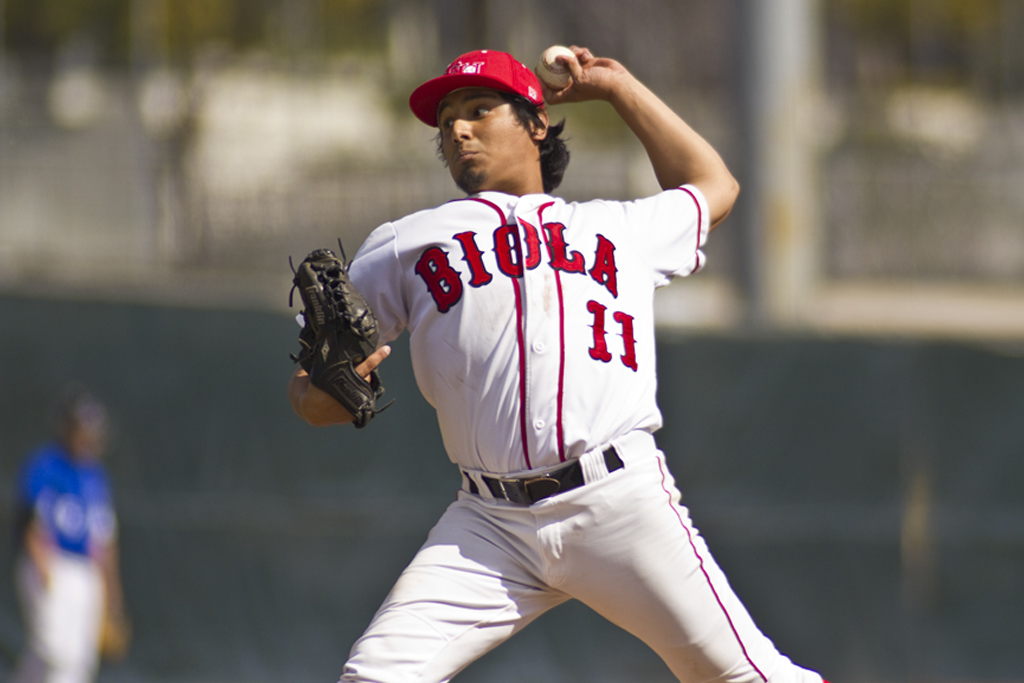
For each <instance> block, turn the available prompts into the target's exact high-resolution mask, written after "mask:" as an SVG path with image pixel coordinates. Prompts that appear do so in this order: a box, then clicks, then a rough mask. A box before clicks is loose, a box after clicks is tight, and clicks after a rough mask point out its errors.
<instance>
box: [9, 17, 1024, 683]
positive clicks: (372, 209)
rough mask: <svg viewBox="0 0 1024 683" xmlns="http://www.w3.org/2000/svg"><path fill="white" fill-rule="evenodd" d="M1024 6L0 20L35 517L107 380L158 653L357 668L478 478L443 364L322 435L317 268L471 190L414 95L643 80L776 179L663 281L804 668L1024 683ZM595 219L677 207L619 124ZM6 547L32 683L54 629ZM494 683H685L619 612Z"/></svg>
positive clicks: (696, 427)
mask: <svg viewBox="0 0 1024 683" xmlns="http://www.w3.org/2000/svg"><path fill="white" fill-rule="evenodd" d="M1021 35H1024V0H632V1H631V2H628V3H626V2H619V1H618V0H587V1H586V2H582V1H573V0H545V1H544V2H540V1H539V0H521V1H520V2H517V3H506V2H498V1H497V0H0V389H2V391H0V524H3V525H6V526H5V528H8V529H10V528H11V527H12V524H13V521H12V518H11V504H12V502H13V489H14V478H15V473H16V471H17V467H18V465H19V462H20V460H21V458H22V457H23V456H24V455H25V454H26V453H27V452H28V451H30V450H31V449H32V448H33V447H34V446H36V445H38V444H39V443H40V442H41V441H43V440H44V439H46V438H47V437H48V435H49V432H50V424H51V420H50V416H51V412H50V411H51V408H52V404H53V401H54V399H55V397H56V395H57V393H58V392H59V391H60V390H61V389H62V388H63V387H64V385H65V384H66V383H67V382H68V381H76V382H81V383H84V384H86V385H88V386H89V387H90V388H92V389H93V390H94V391H95V392H96V393H97V394H98V395H99V396H100V397H101V398H102V399H103V400H104V401H105V402H106V403H107V404H108V406H109V407H110V409H111V412H112V416H113V419H114V427H115V434H114V439H113V443H112V447H111V450H110V453H109V458H108V467H109V470H110V472H111V475H112V478H113V482H114V488H115V499H116V502H117V507H118V511H119V515H120V522H121V546H122V547H121V552H122V573H123V575H124V585H125V592H126V600H127V606H128V611H129V613H130V615H131V617H132V620H133V622H134V625H135V638H134V643H133V647H132V650H131V652H130V654H129V656H128V657H127V658H126V659H125V660H124V661H122V662H119V663H116V664H110V665H106V666H104V668H103V669H102V670H101V674H100V680H101V681H108V682H128V681H139V682H144V683H149V682H153V683H156V682H161V683H163V682H167V683H172V682H173V683H264V682H269V681H298V680H303V681H306V680H308V681H316V680H319V681H333V680H336V678H337V676H338V675H339V674H340V671H341V666H342V664H343V662H344V659H345V656H346V653H347V651H348V648H349V646H350V645H351V643H352V642H353V640H354V639H355V638H356V637H358V635H359V633H360V632H361V631H362V628H363V627H364V626H365V624H366V623H367V621H368V620H369V618H370V616H371V615H372V614H373V611H374V610H375V609H376V607H377V605H378V604H379V603H380V601H381V600H382V599H383V597H384V594H385V593H386V591H387V589H388V588H389V587H390V586H391V584H392V582H393V581H394V578H395V577H396V576H397V573H398V571H400V569H401V568H402V567H403V566H404V565H405V563H406V562H407V561H408V559H409V558H410V557H411V556H412V554H413V553H414V552H415V550H416V548H417V547H418V545H419V543H420V542H421V541H422V540H423V538H424V537H425V534H426V532H427V530H428V529H429V527H430V526H431V525H432V524H433V522H434V521H435V519H436V518H437V516H438V515H439V514H440V512H441V511H442V510H443V508H444V507H445V505H446V504H447V503H448V502H449V501H450V500H451V499H452V498H453V496H454V491H455V489H456V488H457V486H458V481H459V477H458V474H457V471H456V470H455V469H454V468H453V467H452V466H451V465H450V464H449V463H447V462H446V457H445V455H444V453H443V450H442V448H441V444H440V438H439V436H438V433H437V428H436V425H435V422H434V419H433V415H432V411H431V409H430V408H429V406H427V405H426V404H425V403H424V402H423V401H422V399H421V398H420V397H419V395H418V392H417V390H416V388H415V383H414V380H413V378H412V372H411V368H410V366H409V363H408V359H407V354H404V353H402V352H403V351H404V350H405V341H404V338H403V339H400V340H399V342H398V343H397V344H396V347H397V349H396V350H397V351H398V353H396V354H393V355H392V358H391V359H389V361H388V364H387V367H386V369H385V372H384V377H385V383H386V384H387V386H388V391H389V395H390V396H392V397H395V398H397V399H398V403H397V404H396V405H395V406H394V407H393V408H391V409H390V410H389V412H387V413H385V414H384V415H382V416H380V417H379V418H377V419H376V420H374V422H373V423H372V424H371V425H370V426H369V427H367V428H366V429H364V430H358V431H357V430H353V429H342V428H330V429H324V430H316V429H313V428H309V427H307V426H305V425H304V424H303V423H301V422H300V421H299V420H298V419H297V418H296V417H294V415H293V414H292V413H291V411H290V409H289V407H288V405H287V401H286V398H285V391H284V389H285V384H286V381H287V378H288V376H289V375H290V373H291V371H292V364H291V362H290V361H289V359H288V353H289V352H291V351H294V350H295V349H296V348H297V345H296V342H295V334H296V328H295V326H294V322H293V321H292V319H291V318H292V317H293V316H294V314H295V313H296V311H295V310H294V309H289V301H288V299H289V297H288V292H289V287H290V277H291V271H290V269H289V267H288V258H289V256H291V257H294V258H296V259H301V258H302V257H303V256H304V255H305V254H306V253H307V252H308V251H309V250H311V249H313V248H316V247H321V246H328V247H332V246H334V245H335V244H336V241H337V240H338V239H339V238H340V239H341V240H342V241H343V243H344V245H345V247H346V248H347V249H348V251H349V253H350V254H352V253H354V252H355V250H356V248H357V247H358V245H359V244H360V242H361V240H362V239H363V238H364V237H365V236H366V235H367V234H368V233H369V232H370V230H372V229H373V228H374V227H376V225H378V224H379V223H381V222H383V221H386V220H388V219H390V218H394V217H397V216H401V215H403V214H405V213H408V212H411V211H414V210H417V209H420V208H425V207H428V206H433V205H435V204H438V203H440V202H443V201H446V200H448V199H451V198H454V197H456V196H458V191H457V190H456V189H455V187H454V186H453V184H452V183H451V180H450V178H449V176H448V174H447V171H446V170H445V169H444V168H443V167H442V165H441V163H440V162H439V161H438V159H437V158H436V155H435V152H434V149H435V145H434V141H433V132H432V130H431V129H428V128H426V127H424V126H423V125H422V124H420V123H419V122H417V121H416V120H415V119H414V118H413V117H412V116H411V114H410V113H409V111H408V108H407V104H406V102H407V97H408V93H409V92H410V91H411V89H412V88H413V87H414V86H415V85H417V84H419V83H420V82H422V81H423V80H425V79H427V78H430V77H433V76H435V75H437V74H439V73H440V72H441V70H442V69H443V68H444V67H445V65H446V64H447V63H448V62H449V61H451V60H452V59H453V58H454V57H455V56H457V55H458V54H460V53H462V52H465V51H467V50H470V49H476V48H479V47H492V48H497V49H503V50H508V51H510V52H512V53H513V54H515V55H516V56H517V57H519V58H520V59H521V60H522V61H524V62H525V63H527V64H533V63H534V61H535V60H536V58H537V56H539V54H540V52H541V51H542V50H543V49H544V48H545V47H547V46H548V45H551V44H556V43H562V44H578V45H586V46H588V47H590V48H591V49H592V50H593V51H594V52H595V53H596V54H599V55H607V56H611V57H615V58H617V59H619V60H620V61H622V62H623V63H624V64H625V65H626V66H627V67H628V68H630V69H631V70H632V71H633V72H634V73H635V74H636V75H637V76H639V77H640V78H641V79H642V80H643V81H644V82H646V83H647V84H648V85H649V86H651V88H652V89H653V90H655V91H656V92H657V93H659V94H660V95H661V96H662V97H663V98H664V99H665V100H666V101H667V102H668V103H669V104H671V105H672V106H673V107H674V108H675V109H676V110H677V111H679V112H680V113H681V114H682V115H683V116H684V118H686V119H687V120H688V121H689V122H690V123H692V124H693V125H694V127H695V128H697V130H699V131H700V132H702V133H703V134H704V135H705V137H707V138H708V139H709V140H710V141H711V142H712V143H713V144H714V145H715V146H716V147H717V148H718V149H719V150H720V151H721V153H722V155H723V156H724V157H725V159H726V161H727V162H728V163H729V165H730V166H731V167H732V169H733V171H734V173H735V175H736V176H737V177H738V178H739V180H740V183H741V184H742V186H743V188H744V189H743V193H742V196H741V199H740V202H739V203H738V205H737V207H736V209H735V210H734V212H733V214H732V215H731V216H730V218H729V219H728V221H727V222H726V223H725V224H724V225H723V226H722V227H721V228H720V229H719V230H717V231H716V232H715V233H714V235H713V239H712V240H711V244H710V245H709V247H708V249H707V252H708V256H709V265H708V267H707V269H706V270H705V271H704V272H703V273H702V274H701V275H700V276H699V277H696V278H693V279H691V280H690V281H682V282H679V283H676V284H673V285H672V286H670V287H668V288H666V289H665V290H663V291H662V292H660V293H659V295H658V299H657V305H658V315H659V324H660V326H661V328H662V329H661V335H660V340H661V341H660V348H659V365H660V368H659V369H660V379H661V381H660V387H661V388H660V401H661V405H662V408H663V412H664V415H665V422H666V426H665V428H664V429H663V430H662V432H660V433H659V441H660V443H661V445H662V447H663V449H664V450H665V451H666V452H667V454H668V457H669V459H670V462H671V464H672V466H673V469H674V471H675V473H676V476H677V479H678V480H679V482H680V485H681V488H682V490H683V492H684V497H685V499H686V502H687V503H688V504H689V505H690V506H691V510H692V512H693V516H694V519H695V522H696V523H697V525H698V526H699V527H701V528H702V529H703V531H704V532H705V534H706V536H707V538H708V541H709V545H710V546H711V549H712V551H713V552H714V553H715V554H716V555H717V557H718V559H719V562H720V564H722V565H723V567H724V569H725V571H726V573H727V574H728V575H729V576H730V578H731V580H732V582H733V585H734V587H735V588H736V590H737V592H738V593H739V595H740V597H741V598H742V599H743V600H744V601H745V602H746V603H747V605H748V607H749V608H750V611H751V612H752V613H753V614H754V617H755V619H756V620H757V621H758V622H759V623H760V624H761V626H762V628H763V629H764V630H765V631H766V633H767V634H768V635H769V636H770V637H772V638H773V639H774V640H775V641H776V643H777V645H779V647H780V649H782V650H783V651H784V652H786V653H787V654H789V655H790V656H792V657H793V658H794V659H795V660H797V661H799V662H801V663H803V664H805V665H807V666H810V667H813V668H817V669H819V670H821V671H822V672H824V673H825V675H826V678H829V679H831V680H833V681H837V682H838V681H845V682H846V683H860V682H863V683H868V682H881V681H924V680H928V681H1000V682H1007V681H1020V680H1024V635H1022V634H1024V623H1022V621H1024V581H1022V579H1021V577H1022V576H1024V495H1022V493H1024V461H1022V457H1021V456H1022V455H1024V420H1022V419H1021V418H1022V416H1024V41H1021V40H1020V36H1021ZM553 115H554V118H555V119H556V120H557V119H559V118H562V117H564V118H565V119H566V120H567V128H568V136H569V139H570V140H569V146H570V150H571V152H572V155H573V161H572V163H571V164H570V167H569V170H568V173H567V175H566V180H565V182H564V184H563V187H562V188H560V189H559V191H558V194H560V195H562V196H564V197H566V198H568V199H587V198H591V197H606V198H632V197H635V196H639V195H644V194H648V193H651V192H653V191H655V190H656V183H655V181H654V178H653V173H652V172H651V171H650V169H649V166H648V164H647V161H646V158H645V156H644V154H643V150H642V148H641V147H640V146H639V144H638V143H637V142H636V141H635V140H634V139H632V138H631V136H630V134H629V133H628V131H627V130H625V129H624V127H623V126H622V125H621V123H620V122H619V121H618V120H617V119H616V118H615V117H614V115H613V114H612V113H611V111H610V108H608V107H606V106H602V105H600V104H594V105H591V104H586V105H577V106H573V107H565V108H555V109H554V110H553ZM13 554H14V550H13V547H12V546H11V544H10V543H7V544H4V545H0V679H3V678H5V676H6V675H7V672H8V671H9V670H10V667H11V666H12V665H13V661H14V658H15V656H16V653H17V651H18V650H19V648H20V647H21V644H22V638H23V635H22V630H21V621H20V614H19V611H18V608H17V603H16V600H15V597H14V589H13V579H12V576H11V567H12V565H13V562H14V557H13ZM459 680H460V681H467V682H474V681H476V682H488V683H503V682H505V681H509V682H511V681H517V682H519V681H524V680H529V681H551V682H561V681H565V682H569V681H572V682H576V681H581V682H582V681H587V682H589V683H593V682H603V681H618V682H621V681H637V682H640V683H646V682H652V683H660V682H661V681H670V680H672V678H671V676H670V675H669V673H668V671H667V669H666V668H665V667H664V665H663V664H661V662H660V661H659V660H658V659H657V658H656V657H654V656H653V655H652V654H651V653H650V652H649V651H648V650H646V648H645V647H644V646H643V645H642V644H640V643H639V642H638V641H636V640H635V639H633V638H632V637H631V636H629V635H628V634H625V633H623V632H621V631H619V630H617V629H615V628H614V627H612V626H610V625H608V624H606V623H604V622H603V621H602V620H600V619H599V618H598V617H596V616H595V615H594V614H592V613H590V612H589V611H588V610H586V609H585V608H582V607H580V606H579V605H567V606H565V607H563V608H560V609H559V610H556V611H555V612H554V613H552V614H550V615H547V616H545V617H544V618H542V619H541V620H540V621H539V622H537V623H536V624H535V625H533V626H531V627H530V628H529V629H527V630H526V631H525V632H523V633H522V634H520V635H518V636H516V637H515V638H513V640H511V641H510V642H509V643H507V644H505V645H504V646H502V647H501V648H499V649H498V650H496V651H495V652H493V653H491V654H489V655H487V656H486V657H484V658H483V659H482V660H481V661H480V662H478V663H476V664H474V665H472V666H471V667H470V668H469V669H468V670H467V671H466V672H465V673H464V674H463V675H462V676H461V677H460V678H459Z"/></svg>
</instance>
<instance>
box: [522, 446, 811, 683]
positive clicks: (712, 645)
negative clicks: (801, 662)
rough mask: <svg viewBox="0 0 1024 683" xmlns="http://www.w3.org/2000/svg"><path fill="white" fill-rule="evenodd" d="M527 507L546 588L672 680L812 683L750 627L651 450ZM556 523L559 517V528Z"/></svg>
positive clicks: (662, 464) (660, 458)
mask: <svg viewBox="0 0 1024 683" xmlns="http://www.w3.org/2000/svg"><path fill="white" fill-rule="evenodd" d="M633 455H634V457H632V458H629V459H627V458H626V457H624V458H623V459H624V460H626V461H627V462H626V467H625V469H623V470H620V471H618V472H614V473H612V474H611V475H610V476H608V478H606V479H604V480H602V481H598V482H595V483H593V484H590V485H587V486H585V487H582V488H580V489H577V490H575V491H570V492H568V493H566V494H564V495H562V496H557V497H555V498H551V499H549V500H547V501H542V502H541V503H540V505H538V506H535V509H536V508H539V509H541V510H542V512H539V516H540V517H542V518H543V519H546V520H547V521H549V522H550V524H548V525H546V526H545V529H546V530H547V533H548V534H549V537H548V538H546V539H545V544H544V545H545V546H547V547H549V548H552V549H553V550H552V553H555V552H557V553H558V554H559V555H560V556H561V558H562V562H561V563H562V568H561V571H560V572H559V574H558V576H559V581H558V583H557V584H556V587H558V588H560V589H562V590H564V591H565V592H566V593H568V594H569V595H570V596H572V597H574V598H577V599H579V600H581V601H582V602H584V603H585V604H587V605H589V606H590V607H591V608H593V609H594V610H595V611H597V612H598V613H599V614H601V615H603V616H604V617H605V618H607V619H609V620H610V621H612V622H613V623H615V624H617V625H619V626H621V627H622V628H624V629H625V630H627V631H629V632H630V633H632V634H634V635H635V636H637V637H638V638H640V639H641V640H643V641H644V642H645V643H647V644H648V645H649V646H650V647H651V648H652V649H653V650H654V651H655V652H657V653H658V655H659V656H660V657H661V658H662V659H663V660H664V661H665V662H666V664H668V666H669V668H671V670H672V672H673V673H674V674H675V675H676V677H677V678H678V679H679V680H680V681H684V682H686V683H698V682H702V683H703V682H706V681H723V682H724V681H729V682H730V683H765V682H766V681H770V682H771V683H821V677H820V676H819V675H818V674H816V673H814V672H811V671H807V670H805V669H801V668H799V667H797V666H795V665H793V663H792V662H791V661H790V660H789V659H787V658H786V657H784V656H783V655H781V654H780V653H779V652H778V651H777V649H776V648H775V646H774V645H773V644H772V642H771V641H770V640H769V639H768V638H766V637H765V636H764V635H763V634H762V633H761V632H760V630H759V629H758V628H757V627H756V626H755V624H754V622H753V620H752V619H751V618H750V616H749V614H748V613H747V610H746V609H745V608H744V607H743V605H742V604H741V602H740V600H739V599H738V598H737V597H736V595H735V593H734V592H733V590H732V588H731V587H730V586H729V584H728V582H727V580H726V578H725V576H724V574H723V573H722V572H721V570H720V569H719V568H718V566H717V564H716V563H715V561H714V559H713V558H712V557H711V555H710V553H709V552H708V549H707V546H706V545H705V543H704V540H703V538H701V537H700V535H699V534H698V532H697V530H696V529H695V528H694V527H693V525H692V524H691V522H690V519H689V514H688V512H687V510H686V508H685V507H684V506H682V505H680V504H679V492H678V490H677V489H676V488H675V486H674V482H673V480H672V477H671V475H670V474H669V472H668V469H667V467H666V465H665V462H664V458H663V456H662V455H661V453H660V452H656V455H655V454H653V453H648V454H646V455H643V457H637V455H638V454H633ZM557 520H561V521H560V522H559V521H557Z"/></svg>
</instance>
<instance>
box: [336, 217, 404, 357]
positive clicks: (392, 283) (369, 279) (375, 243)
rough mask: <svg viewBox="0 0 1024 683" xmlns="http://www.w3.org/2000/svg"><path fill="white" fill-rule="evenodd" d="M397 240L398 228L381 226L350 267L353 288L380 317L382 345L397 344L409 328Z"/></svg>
mask: <svg viewBox="0 0 1024 683" xmlns="http://www.w3.org/2000/svg"><path fill="white" fill-rule="evenodd" d="M396 240H397V236H396V234H395V229H394V226H393V225H392V224H391V223H385V224H383V225H381V226H380V227H379V228H377V229H376V230H374V231H373V232H372V233H370V236H369V237H367V238H366V241H365V242H363V245H362V246H361V247H360V248H359V251H358V252H357V253H356V256H355V258H354V259H352V264H351V266H350V267H349V277H350V278H351V280H352V284H354V285H355V287H356V289H357V290H359V293H360V294H362V295H363V297H365V298H366V302H367V303H368V304H369V305H370V310H372V311H373V314H374V315H375V316H376V317H377V323H378V325H379V326H380V343H381V344H387V343H388V342H390V341H393V340H394V339H395V338H396V337H398V335H399V334H401V333H402V330H404V329H405V328H406V327H408V324H409V312H408V310H409V309H408V305H407V303H406V300H405V296H404V293H403V290H402V282H401V278H400V275H401V268H399V267H398V252H397V249H396Z"/></svg>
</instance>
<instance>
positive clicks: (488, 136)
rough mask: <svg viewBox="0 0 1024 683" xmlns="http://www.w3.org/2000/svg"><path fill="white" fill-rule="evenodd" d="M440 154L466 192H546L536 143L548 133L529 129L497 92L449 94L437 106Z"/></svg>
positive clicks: (474, 90) (471, 91)
mask: <svg viewBox="0 0 1024 683" xmlns="http://www.w3.org/2000/svg"><path fill="white" fill-rule="evenodd" d="M437 121H438V127H439V128H440V131H441V151H442V153H443V154H444V158H445V161H446V162H447V163H448V170H449V172H451V174H452V178H453V179H454V180H455V184H456V185H458V186H459V189H461V190H462V191H463V192H466V193H467V194H474V193H476V192H483V191H485V190H494V191H498V192H507V193H508V194H514V195H524V194H530V193H539V192H543V180H542V177H541V172H540V151H539V149H538V147H537V143H538V142H539V141H540V140H543V139H544V135H545V132H546V131H545V129H543V128H538V129H533V130H527V129H526V128H525V127H524V126H523V125H522V123H520V121H519V118H518V117H517V116H516V114H515V111H514V110H513V109H512V105H511V104H509V103H508V102H507V101H506V100H505V99H504V98H503V97H501V95H499V94H498V93H497V92H495V91H494V90H489V89H486V88H466V89H463V90H456V91H454V92H452V93H449V94H448V96H447V97H445V98H444V99H443V100H441V104H440V106H439V107H438V117H437Z"/></svg>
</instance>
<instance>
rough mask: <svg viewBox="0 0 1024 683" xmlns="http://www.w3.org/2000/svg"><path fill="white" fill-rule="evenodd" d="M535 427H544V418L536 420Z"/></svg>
mask: <svg viewBox="0 0 1024 683" xmlns="http://www.w3.org/2000/svg"><path fill="white" fill-rule="evenodd" d="M533 428H534V429H536V430H537V431H540V430H542V429H544V420H534V421H533Z"/></svg>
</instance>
